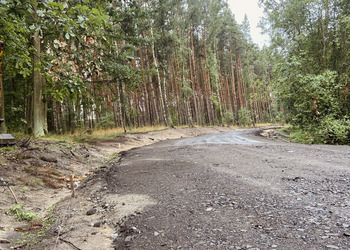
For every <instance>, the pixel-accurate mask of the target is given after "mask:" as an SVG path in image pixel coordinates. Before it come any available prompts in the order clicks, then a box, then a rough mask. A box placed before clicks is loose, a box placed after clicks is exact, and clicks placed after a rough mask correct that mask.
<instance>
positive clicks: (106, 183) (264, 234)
mask: <svg viewBox="0 0 350 250" xmlns="http://www.w3.org/2000/svg"><path fill="white" fill-rule="evenodd" d="M258 132H259V129H247V130H237V131H231V132H222V133H216V134H208V135H202V136H198V137H194V138H183V139H177V140H166V141H162V142H157V143H155V144H152V145H149V146H146V147H142V148H136V149H131V150H129V151H126V152H124V153H122V155H121V158H120V159H119V161H118V162H116V161H113V160H111V162H110V163H108V164H107V165H106V166H102V167H101V170H100V171H99V172H98V173H96V174H94V175H93V176H92V177H91V178H90V179H87V180H86V181H85V182H84V183H83V185H82V187H81V188H79V189H78V190H77V198H74V199H66V201H64V202H62V203H61V204H59V205H57V207H56V214H60V215H61V219H60V221H59V223H58V225H57V227H56V229H55V230H54V231H53V232H52V233H53V234H52V235H53V237H52V238H51V239H48V240H47V241H43V242H42V245H41V246H43V247H46V248H48V249H56V250H61V249H68V248H72V249H73V248H75V249H84V250H87V249H111V248H114V249H293V250H294V249H350V199H349V193H350V180H349V176H350V147H348V146H321V145H304V144H297V143H288V142H282V141H274V140H270V139H266V138H264V137H261V136H259V135H257V134H259V133H258ZM87 211H89V212H90V211H93V214H92V215H87ZM89 212H88V213H89ZM52 239H53V240H52ZM36 249H41V248H40V247H38V248H36Z"/></svg>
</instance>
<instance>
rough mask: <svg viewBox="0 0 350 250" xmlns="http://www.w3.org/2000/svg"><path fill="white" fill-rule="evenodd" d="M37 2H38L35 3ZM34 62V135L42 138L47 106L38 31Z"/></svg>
mask: <svg viewBox="0 0 350 250" xmlns="http://www.w3.org/2000/svg"><path fill="white" fill-rule="evenodd" d="M35 2H36V1H35ZM36 9H37V7H36V6H34V19H35V20H38V15H37V14H36ZM32 41H33V47H34V60H33V69H34V72H33V134H34V136H37V137H40V136H44V135H45V128H46V127H47V126H46V124H45V104H44V102H43V77H42V75H41V71H40V69H39V66H40V55H41V48H40V45H41V44H40V35H39V31H36V32H35V33H34V36H33V39H32Z"/></svg>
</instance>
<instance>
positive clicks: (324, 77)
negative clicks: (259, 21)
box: [261, 0, 350, 144]
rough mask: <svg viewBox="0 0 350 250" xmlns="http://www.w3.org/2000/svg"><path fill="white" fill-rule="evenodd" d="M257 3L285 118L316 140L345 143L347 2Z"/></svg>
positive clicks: (349, 74) (348, 74) (268, 0)
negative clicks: (269, 40)
mask: <svg viewBox="0 0 350 250" xmlns="http://www.w3.org/2000/svg"><path fill="white" fill-rule="evenodd" d="M261 3H262V4H263V6H264V7H265V12H266V14H267V19H266V20H265V28H267V29H268V30H269V31H270V35H271V38H272V46H271V48H272V50H273V53H274V61H275V64H274V65H273V74H272V75H273V84H274V89H275V95H276V100H277V102H278V105H280V107H281V108H282V109H283V110H284V111H285V115H286V120H287V122H290V123H291V124H293V125H295V126H296V127H300V128H302V129H303V130H305V131H307V132H308V133H309V134H310V137H312V138H314V141H315V142H323V143H332V144H349V129H348V127H349V123H348V120H349V118H348V113H349V110H350V102H349V83H350V82H349V77H350V67H349V65H348V64H344V62H346V61H348V60H349V59H350V53H349V49H350V42H349V39H348V38H349V37H348V34H349V31H350V29H349V25H348V24H349V23H350V22H349V20H350V19H349V18H348V15H349V7H350V6H349V2H348V1H345V0H339V1H326V0H312V1H309V0H303V1H295V0H287V1H282V2H281V3H278V2H276V1H272V0H261ZM335 6H336V7H335Z"/></svg>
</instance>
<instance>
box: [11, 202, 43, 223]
mask: <svg viewBox="0 0 350 250" xmlns="http://www.w3.org/2000/svg"><path fill="white" fill-rule="evenodd" d="M22 209H23V208H22V206H21V205H16V206H13V207H11V208H10V209H9V210H7V211H6V214H11V215H14V216H15V220H16V221H32V220H34V219H39V218H40V216H39V215H38V214H36V213H33V212H24V211H23V210H22Z"/></svg>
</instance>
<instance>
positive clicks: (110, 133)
mask: <svg viewBox="0 0 350 250" xmlns="http://www.w3.org/2000/svg"><path fill="white" fill-rule="evenodd" d="M223 126H225V127H233V128H237V129H240V128H253V127H267V126H276V124H273V123H259V124H255V126H253V124H250V125H246V126H237V125H232V124H225V125H223ZM188 127H189V126H187V125H182V126H176V128H188ZM194 127H201V126H198V125H194ZM204 127H207V128H209V127H213V126H204ZM168 128H169V127H166V126H164V125H158V126H146V127H138V128H132V129H129V130H127V132H126V133H125V132H124V129H123V128H120V127H118V128H109V129H86V128H84V129H77V130H76V131H75V132H74V133H73V134H72V133H64V134H54V133H48V134H47V135H45V136H44V137H41V138H37V139H39V140H42V141H52V142H66V143H84V142H91V141H99V140H108V139H114V138H116V137H119V136H121V135H125V134H141V133H147V132H155V131H162V130H166V129H168ZM13 135H14V137H15V138H16V140H17V141H21V140H24V139H26V138H28V137H30V136H29V135H26V134H24V133H14V134H13Z"/></svg>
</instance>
